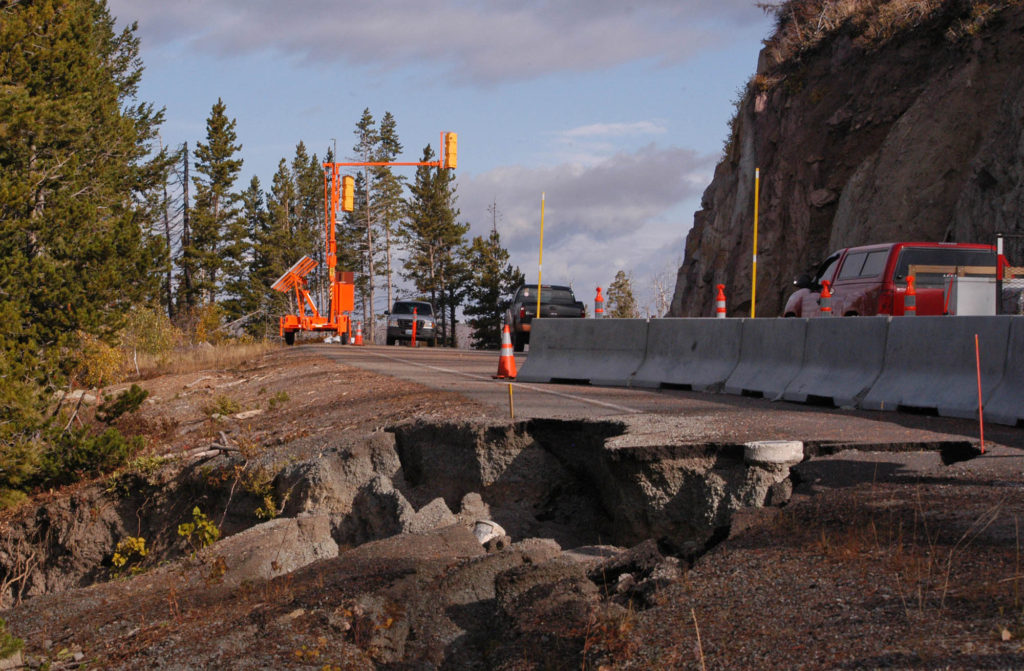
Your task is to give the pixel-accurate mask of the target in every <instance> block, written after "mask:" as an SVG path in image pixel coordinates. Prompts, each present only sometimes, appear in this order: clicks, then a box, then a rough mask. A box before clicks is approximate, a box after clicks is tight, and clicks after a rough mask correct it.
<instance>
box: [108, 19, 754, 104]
mask: <svg viewBox="0 0 1024 671" xmlns="http://www.w3.org/2000/svg"><path fill="white" fill-rule="evenodd" d="M108 4H109V6H110V9H111V13H112V14H113V15H114V16H116V17H118V18H119V19H120V20H121V22H122V23H125V22H128V21H131V20H135V19H138V20H139V23H140V31H141V33H142V35H143V38H144V39H145V40H147V41H149V40H153V41H155V42H157V43H171V42H178V43H183V44H184V45H185V46H186V47H187V48H190V49H200V50H204V51H208V52H212V53H217V54H221V55H225V56H228V55H238V54H244V53H251V52H263V51H271V52H277V53H280V54H283V55H284V56H286V57H290V58H294V59H297V60H301V61H303V62H304V63H305V64H306V65H309V66H315V65H324V66H328V65H330V66H334V65H336V64H337V63H339V62H344V63H348V64H351V65H356V66H370V67H374V68H379V69H382V70H391V69H394V68H397V67H401V66H405V65H410V64H427V65H432V66H434V67H440V69H441V70H442V71H444V72H446V73H447V75H448V76H449V77H451V78H452V79H454V80H455V81H459V82H472V83H477V84H480V83H495V82H500V81H509V80H522V79H530V78H537V77H542V76H545V75H548V74H552V73H556V72H560V71H576V72H584V71H586V72H589V71H597V70H601V69H605V68H608V67H613V66H616V65H620V64H623V63H628V62H634V61H637V60H651V61H654V62H658V63H662V64H673V63H678V62H681V61H683V60H686V59H687V58H689V57H690V56H692V55H693V54H694V53H696V52H697V51H698V50H700V49H702V48H704V47H706V46H708V45H710V44H714V43H718V42H723V41H726V40H727V39H728V38H729V34H730V32H731V31H732V30H734V29H735V28H736V27H737V26H743V25H748V24H750V23H753V22H756V21H759V20H761V19H762V17H761V12H760V10H758V9H757V8H756V7H755V6H754V5H753V3H751V2H750V1H749V0H691V1H689V2H679V1H678V0H647V1H645V2H639V1H638V2H630V3H622V2H613V1H611V0H588V2H585V3H584V2H580V3H559V2H555V3H552V2H547V1H546V0H523V1H522V2H517V3H493V2H487V1H486V0H436V1H424V0H379V1H375V2H364V3H351V2H347V3H337V2H332V1H331V0H303V1H300V2H280V0H217V1H214V2H202V3H200V2H197V1H195V0H191V1H188V0H179V1H177V2H164V1H162V0H161V1H159V2H157V1H156V0H147V1H142V2H140V1H139V0H110V1H109V3H108Z"/></svg>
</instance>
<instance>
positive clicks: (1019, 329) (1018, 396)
mask: <svg viewBox="0 0 1024 671" xmlns="http://www.w3.org/2000/svg"><path fill="white" fill-rule="evenodd" d="M981 356H982V357H984V358H986V359H987V358H988V357H989V356H994V354H990V353H987V352H985V351H982V353H981ZM983 391H984V389H983ZM985 419H986V420H991V421H993V422H996V423H998V424H1009V425H1011V426H1013V425H1015V424H1017V423H1018V422H1024V317H1014V318H1012V321H1011V322H1010V336H1009V340H1008V345H1007V348H1006V362H1005V363H1004V366H1003V381H1002V382H1001V383H999V386H997V387H996V388H995V390H993V392H992V397H991V398H990V399H989V401H988V403H987V404H986V405H985Z"/></svg>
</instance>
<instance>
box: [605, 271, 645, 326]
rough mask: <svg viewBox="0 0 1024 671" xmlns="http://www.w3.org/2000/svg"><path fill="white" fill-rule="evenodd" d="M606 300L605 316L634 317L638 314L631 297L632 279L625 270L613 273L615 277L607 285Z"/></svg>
mask: <svg viewBox="0 0 1024 671" xmlns="http://www.w3.org/2000/svg"><path fill="white" fill-rule="evenodd" d="M606 300H607V302H608V308H607V310H606V312H605V316H606V317H612V318H617V319H636V318H637V317H639V316H640V311H639V309H638V308H637V305H636V299H635V298H634V297H633V280H632V278H631V277H630V276H629V275H628V274H627V273H626V272H625V271H622V270H620V271H619V272H617V273H615V279H614V280H612V283H611V284H610V285H609V286H608V291H607V298H606Z"/></svg>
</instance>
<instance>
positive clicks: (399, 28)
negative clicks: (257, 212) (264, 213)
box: [108, 0, 771, 310]
mask: <svg viewBox="0 0 1024 671" xmlns="http://www.w3.org/2000/svg"><path fill="white" fill-rule="evenodd" d="M108 5H109V7H110V10H111V13H112V14H113V15H114V16H115V17H116V18H117V19H118V24H119V25H122V26H123V25H125V24H127V23H129V22H131V21H138V24H139V32H138V34H139V36H140V38H141V40H142V59H143V62H144V64H145V67H146V70H145V74H144V76H143V82H142V86H141V90H140V97H141V98H142V99H143V100H147V101H150V102H153V103H156V104H157V105H158V106H164V107H166V118H167V121H166V123H165V124H164V126H163V129H162V138H163V141H164V142H165V143H166V144H178V143H180V142H182V141H186V140H187V141H189V142H190V144H193V145H194V143H195V142H196V141H197V140H203V139H204V135H205V122H206V117H207V116H208V115H209V112H210V108H211V106H212V105H213V104H214V103H215V102H216V101H217V99H218V98H222V99H223V100H224V102H225V104H226V105H227V113H228V115H229V116H230V117H232V118H234V119H236V120H237V128H236V130H237V133H238V138H239V142H240V143H241V144H242V151H241V157H242V158H243V159H244V161H245V163H244V166H243V169H242V177H241V178H240V179H239V188H240V189H241V188H244V187H245V186H246V185H248V182H249V179H250V177H252V176H253V175H256V176H258V177H259V178H260V181H261V182H262V183H263V185H264V188H268V187H269V185H270V181H271V177H272V176H273V174H274V171H275V170H276V169H277V164H278V161H279V160H280V159H281V158H287V159H289V160H290V158H291V157H292V155H293V154H294V151H295V145H296V144H297V143H298V142H299V141H300V140H301V141H303V142H305V143H306V145H307V147H308V148H309V150H310V151H311V152H316V153H317V154H318V155H320V156H321V157H322V156H323V153H324V151H325V150H326V149H327V147H328V146H331V145H332V144H333V143H334V142H336V143H337V147H338V153H339V155H340V156H341V157H343V158H348V157H351V155H352V151H351V147H352V145H353V144H354V141H355V137H354V135H353V131H354V128H355V124H356V122H357V121H358V120H359V118H360V116H361V114H362V111H363V109H365V108H369V109H370V111H371V113H372V114H373V115H374V117H375V118H376V119H378V120H379V119H380V117H381V116H382V115H383V114H384V112H386V111H389V112H391V114H392V115H394V117H395V119H396V122H397V129H398V134H399V137H400V139H401V141H402V143H403V145H404V147H405V152H404V155H403V157H402V160H410V161H414V160H418V159H419V156H420V153H421V151H422V149H423V147H424V146H425V145H426V144H431V145H432V146H433V147H434V149H435V152H436V150H437V144H438V140H439V134H440V133H441V132H442V131H455V132H457V133H458V134H459V166H458V170H457V171H456V177H457V185H458V192H457V193H458V197H459V199H458V203H457V205H458V207H459V209H460V210H461V220H462V221H466V222H469V223H470V224H471V225H472V234H474V235H485V234H486V233H487V232H488V231H489V229H490V227H491V224H492V220H491V215H490V214H489V212H488V206H490V205H491V204H492V203H496V204H497V208H498V211H499V219H498V223H497V225H498V230H499V231H500V233H501V235H502V239H503V242H504V243H505V246H506V247H507V248H508V249H509V251H510V252H511V254H512V261H513V263H515V264H516V265H518V266H519V267H520V268H521V269H522V270H523V272H524V273H526V276H527V278H528V280H531V281H536V275H537V262H538V251H539V250H538V243H539V239H538V238H539V229H540V202H541V194H542V193H544V194H545V220H544V266H543V279H544V281H545V283H549V282H550V283H571V284H572V285H573V286H574V287H575V288H576V292H577V294H578V297H579V298H580V299H581V300H584V301H586V302H587V303H588V304H589V303H590V302H591V301H592V299H593V294H594V288H595V287H597V286H598V285H600V286H601V287H607V285H608V283H610V282H611V280H612V278H613V277H614V276H615V273H616V271H618V270H620V269H621V270H626V271H627V272H630V273H632V275H633V278H634V287H635V290H636V293H637V295H638V298H639V299H640V301H641V304H642V305H643V306H645V307H650V308H651V309H652V310H653V308H654V305H655V299H654V293H655V290H654V286H655V284H656V279H660V280H661V283H662V284H667V287H668V291H669V292H671V289H672V286H673V285H674V281H675V269H676V266H677V264H678V262H679V261H680V260H681V258H682V255H683V242H684V240H685V236H686V233H687V232H688V231H689V229H690V227H691V225H692V222H693V213H694V211H695V210H697V209H698V208H699V206H700V195H701V193H702V192H703V190H704V189H705V188H706V187H707V185H708V184H709V183H710V181H711V177H712V173H713V170H714V166H715V163H716V162H717V161H718V159H719V157H720V155H721V150H722V146H723V142H724V139H725V136H726V133H727V132H728V120H729V118H730V117H731V115H732V111H733V107H732V103H733V101H734V100H735V98H736V92H737V90H738V89H739V88H740V87H742V86H743V85H744V84H745V82H746V81H747V80H748V79H749V78H750V77H751V76H752V75H753V73H754V68H755V65H756V62H757V53H758V51H759V50H760V48H761V40H762V39H764V38H765V37H766V36H767V35H768V32H769V30H770V28H771V21H770V19H769V18H767V17H766V16H765V15H764V13H763V12H762V10H760V9H758V8H757V7H756V6H755V4H754V0H688V1H685V2H680V1H679V0H639V1H636V2H629V1H628V0H626V1H622V0H618V1H613V0H587V1H586V2H566V1H564V0H563V2H553V1H551V0H517V2H514V3H513V2H483V1H480V0H379V1H375V2H360V3H353V2H331V1H330V0H294V1H293V2H280V1H276V0H206V1H203V2H200V1H197V0H176V1H175V2H166V0H160V1H157V0H108ZM407 170H409V171H410V172H409V176H410V178H411V176H412V172H411V171H412V169H411V168H410V169H407ZM377 307H378V309H379V310H383V309H384V308H383V306H382V305H381V306H377Z"/></svg>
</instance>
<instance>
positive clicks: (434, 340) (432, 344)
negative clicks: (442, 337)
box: [427, 337, 437, 347]
mask: <svg viewBox="0 0 1024 671" xmlns="http://www.w3.org/2000/svg"><path fill="white" fill-rule="evenodd" d="M427 347H437V337H433V338H431V339H430V340H428V341H427Z"/></svg>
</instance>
